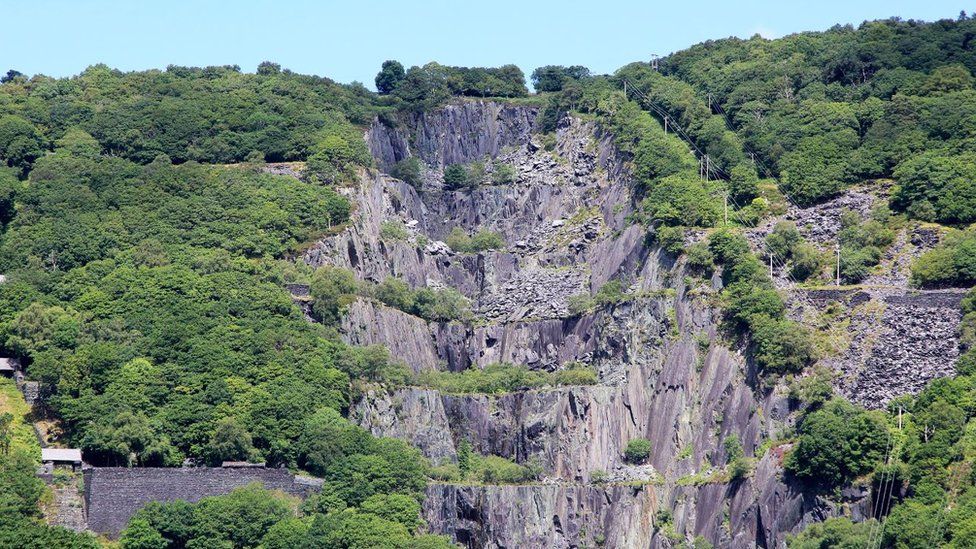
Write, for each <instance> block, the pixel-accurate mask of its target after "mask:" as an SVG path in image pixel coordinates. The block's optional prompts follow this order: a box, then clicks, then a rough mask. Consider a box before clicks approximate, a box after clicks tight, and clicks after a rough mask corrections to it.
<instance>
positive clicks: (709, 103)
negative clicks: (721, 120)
mask: <svg viewBox="0 0 976 549" xmlns="http://www.w3.org/2000/svg"><path fill="white" fill-rule="evenodd" d="M708 112H709V114H711V112H712V94H708Z"/></svg>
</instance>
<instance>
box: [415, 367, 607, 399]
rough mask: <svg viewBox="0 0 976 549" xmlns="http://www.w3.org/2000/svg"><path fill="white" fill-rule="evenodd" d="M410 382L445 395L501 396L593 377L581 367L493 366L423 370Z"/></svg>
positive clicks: (586, 382) (592, 381)
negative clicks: (535, 367)
mask: <svg viewBox="0 0 976 549" xmlns="http://www.w3.org/2000/svg"><path fill="white" fill-rule="evenodd" d="M414 382H415V383H417V384H419V385H422V386H426V387H431V388H434V389H437V390H439V391H442V392H445V393H453V394H472V393H474V394H478V393H485V394H501V393H509V392H512V391H516V390H519V389H531V388H538V387H545V386H550V387H551V386H558V385H593V384H596V383H597V374H596V371H595V370H594V369H593V368H592V367H590V366H585V365H583V364H574V365H572V366H570V367H568V368H565V369H563V370H557V371H555V372H539V371H535V370H529V369H528V368H526V367H525V366H516V365H513V364H505V363H497V364H489V365H488V366H485V367H484V368H480V369H479V368H476V367H472V368H468V369H467V370H462V371H460V372H440V371H433V370H431V371H424V372H421V373H419V374H417V375H416V376H415V378H414Z"/></svg>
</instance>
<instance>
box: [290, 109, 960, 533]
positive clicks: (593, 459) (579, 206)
mask: <svg viewBox="0 0 976 549" xmlns="http://www.w3.org/2000/svg"><path fill="white" fill-rule="evenodd" d="M534 117H535V111H534V110H533V109H531V108H527V107H518V106H512V105H500V104H492V103H490V102H469V103H461V104H457V105H452V106H449V107H447V108H445V109H443V110H441V111H436V112H433V113H428V114H426V115H422V116H418V117H414V118H410V119H408V120H402V121H401V122H400V124H399V125H394V126H395V127H390V126H387V125H383V124H376V125H374V127H373V128H372V129H371V130H370V132H369V133H368V135H367V140H368V142H369V144H370V148H371V150H372V151H373V154H374V156H375V157H376V159H377V163H378V165H380V166H389V165H392V163H393V162H396V161H399V160H402V159H403V158H406V157H407V156H409V155H414V156H417V157H419V158H420V159H421V160H423V162H424V164H425V169H426V171H425V180H424V183H423V185H422V186H421V190H420V191H418V190H417V189H415V188H414V187H411V186H409V185H406V184H404V183H402V182H400V181H397V180H395V179H393V178H390V177H387V176H384V175H382V174H364V175H363V178H362V179H361V181H360V182H359V184H358V185H357V186H356V187H353V188H351V189H349V190H348V192H349V193H350V195H351V196H352V198H353V200H354V201H355V202H356V203H357V205H358V209H357V211H356V213H355V215H354V219H353V222H352V223H351V224H350V226H349V227H348V228H347V229H346V230H344V231H343V232H342V233H340V234H338V235H335V236H333V237H330V238H329V239H326V240H324V241H323V242H321V243H319V244H318V245H316V246H315V247H313V248H312V249H310V250H309V251H308V253H306V255H305V256H304V259H305V260H306V261H307V262H308V263H310V264H311V265H323V264H330V265H339V266H343V267H345V268H349V269H351V270H352V271H353V272H354V273H355V274H356V276H357V277H359V278H360V279H363V280H372V281H381V280H382V279H384V278H385V277H388V276H398V277H401V278H403V279H404V280H405V281H407V282H408V284H410V285H412V286H414V287H422V286H434V287H438V286H450V287H453V288H456V289H458V290H459V291H460V292H461V293H463V294H464V295H466V296H467V297H468V298H470V299H471V302H472V310H473V312H474V316H475V318H474V320H473V321H472V322H467V323H458V322H455V323H446V324H444V323H430V322H425V321H423V320H422V319H419V318H415V317H412V316H410V315H408V314H406V313H403V312H401V311H396V310H393V309H390V308H388V307H385V306H382V305H378V304H376V303H373V302H370V301H365V300H362V301H358V302H356V303H354V304H352V305H351V306H350V307H349V311H348V315H347V317H346V318H345V319H344V321H343V323H342V326H341V330H340V331H341V333H342V336H343V337H344V338H345V339H346V340H347V341H349V342H352V343H356V344H369V343H382V344H384V345H387V346H388V347H390V348H391V351H392V354H393V356H395V357H397V358H399V359H401V360H403V361H405V362H406V363H407V364H408V365H410V366H411V368H413V369H414V370H415V371H420V370H424V369H447V370H452V371H459V370H463V369H466V368H470V367H484V366H485V365H487V364H490V363H493V362H511V363H515V364H520V365H524V366H527V367H529V368H533V369H539V370H546V371H552V370H557V369H559V368H562V367H564V366H565V365H566V364H567V363H570V362H576V361H579V362H582V363H584V364H587V365H590V366H592V367H593V368H594V369H595V370H596V371H597V372H598V383H597V384H596V385H591V386H573V387H554V388H546V389H536V390H518V391H514V392H512V393H510V394H503V395H458V394H441V393H439V392H437V391H434V390H431V389H427V388H418V387H413V388H402V389H399V390H395V391H392V392H387V391H383V390H374V391H370V392H367V393H366V394H365V395H363V397H362V398H361V399H360V400H358V401H357V402H355V403H353V405H352V407H351V410H350V417H351V418H352V419H353V420H354V421H356V422H358V423H359V424H360V425H362V426H363V427H365V428H367V429H368V430H370V431H371V432H372V433H373V434H375V435H377V436H392V437H397V438H402V439H405V440H408V441H410V442H411V443H413V444H415V445H416V446H417V447H418V448H420V449H421V451H422V452H423V453H424V454H425V455H427V456H428V457H430V458H431V459H432V460H433V461H434V462H436V463H446V462H451V461H454V460H456V458H457V448H458V445H459V444H460V442H461V441H462V440H467V441H469V442H470V443H471V445H472V446H473V448H474V449H475V450H476V451H478V452H481V453H484V454H494V455H499V456H503V457H506V458H509V459H512V460H514V461H516V462H520V463H526V462H528V461H530V460H531V461H535V460H537V461H538V462H539V463H541V465H542V467H543V471H544V473H543V478H542V480H541V482H540V483H538V484H530V485H526V486H463V485H449V484H433V485H431V487H430V488H429V490H428V494H427V500H426V502H425V506H424V513H425V516H426V518H427V521H428V524H429V526H430V529H431V530H432V531H435V532H440V533H446V534H449V535H451V536H452V537H453V538H454V539H455V540H457V541H458V542H459V543H462V544H464V545H467V546H469V547H515V546H525V547H578V546H593V545H595V544H597V543H604V544H605V545H606V546H612V547H631V546H634V547H662V548H671V547H674V546H676V545H677V544H678V543H679V542H681V541H688V540H691V539H693V538H694V537H695V536H702V537H704V538H705V539H707V540H708V541H710V542H711V543H713V544H715V546H717V547H756V546H759V547H782V546H783V545H784V543H785V541H784V540H785V537H786V535H787V534H789V533H791V532H796V531H798V530H800V529H802V528H803V527H804V526H805V525H807V524H810V523H812V522H816V521H820V520H823V519H825V518H827V517H830V516H836V515H839V514H847V515H850V516H853V517H855V518H859V517H863V515H864V514H865V512H864V509H863V507H864V505H865V502H866V501H867V498H866V493H863V492H858V493H856V494H851V495H849V497H846V498H842V499H840V500H838V501H831V500H828V499H823V498H819V497H815V496H814V495H812V494H810V493H808V492H806V491H804V490H803V489H802V486H798V485H795V484H794V483H793V482H792V481H791V480H790V479H789V478H784V476H783V467H782V458H783V455H784V451H785V450H786V449H787V448H788V446H779V447H774V448H772V449H771V450H769V451H765V450H763V453H762V454H761V455H754V454H755V453H756V452H758V451H759V449H760V448H766V446H768V445H762V443H763V441H766V440H768V439H776V438H778V437H781V436H782V435H783V434H785V433H788V432H790V430H791V429H792V427H793V426H792V422H793V421H794V419H795V414H793V413H791V412H792V411H791V409H790V403H789V401H788V399H787V398H786V394H787V388H786V386H785V382H783V381H782V380H781V381H779V382H778V383H776V384H774V386H772V387H770V386H767V385H766V384H765V383H762V382H760V380H759V376H758V374H757V372H756V371H755V367H754V366H753V365H752V363H751V362H750V360H748V352H747V349H746V348H744V347H743V346H742V342H739V341H729V339H728V338H727V337H725V336H724V335H722V334H720V330H719V323H720V314H721V312H720V311H719V310H717V309H716V292H717V290H719V289H720V288H721V279H720V277H719V276H718V274H717V273H716V274H715V275H714V276H713V278H712V279H710V280H703V279H700V278H697V277H696V276H694V273H689V272H687V271H686V270H685V269H684V267H683V264H682V262H681V261H680V260H677V259H676V258H675V257H673V256H671V255H669V254H667V253H665V252H663V251H662V250H660V249H658V248H657V247H655V246H654V245H652V244H650V243H649V242H648V239H647V238H646V232H645V230H644V229H643V228H642V227H641V226H639V225H636V224H633V223H630V222H628V221H627V219H628V216H630V215H631V214H632V213H633V212H634V208H635V205H634V198H633V197H632V195H631V185H630V178H629V176H628V162H627V159H626V158H624V157H622V156H621V155H620V154H619V153H618V152H617V151H616V149H615V148H614V146H613V143H612V139H611V138H610V136H607V135H605V134H604V133H602V132H601V131H600V130H599V128H598V127H597V126H596V125H594V124H593V123H588V122H583V121H580V120H575V119H572V118H567V119H565V120H563V121H562V123H561V125H560V127H559V129H558V131H557V133H556V140H555V143H556V144H555V146H554V147H550V148H551V150H546V149H545V148H543V147H542V146H540V143H538V142H537V141H536V138H535V137H533V136H532V135H530V133H529V130H530V129H531V126H532V124H533V121H534ZM486 157H490V158H492V159H493V160H492V162H488V163H486V165H487V167H488V170H489V173H490V172H491V170H493V169H494V165H495V164H508V165H509V166H511V167H512V169H513V172H514V174H515V175H514V179H513V180H512V181H511V182H510V183H506V184H504V185H492V184H489V183H488V181H485V182H483V184H481V185H478V186H476V187H475V188H473V189H469V190H464V191H457V192H447V191H444V190H443V186H442V184H441V181H440V171H439V170H440V169H441V168H442V167H443V166H444V165H446V164H451V163H456V162H470V161H473V160H482V159H485V158H486ZM874 192H875V191H873V190H870V189H858V190H855V192H852V193H847V194H845V195H842V196H840V197H838V198H837V199H835V200H833V201H830V202H829V203H826V204H822V205H819V206H815V207H813V208H807V209H802V210H801V209H797V208H791V210H790V211H789V213H788V218H790V219H793V220H795V221H796V222H797V224H798V226H800V230H801V232H802V233H803V234H805V235H806V236H807V238H809V239H810V240H811V241H813V242H815V243H818V244H821V245H825V244H826V243H829V242H830V241H831V239H835V238H836V235H837V232H838V231H839V227H840V213H841V212H842V211H844V210H852V211H856V212H858V213H859V214H861V215H863V216H867V215H868V213H869V212H870V210H871V208H872V205H873V203H874V202H875V194H874ZM391 222H395V223H399V224H401V225H402V226H403V227H404V228H406V229H407V233H408V237H407V238H405V239H400V240H394V241H391V240H390V239H389V238H384V237H383V230H382V229H383V226H384V223H391ZM771 227H772V223H770V224H768V225H767V226H765V227H763V228H760V229H758V230H755V231H753V232H752V234H751V235H750V236H751V239H752V240H753V242H754V243H755V244H757V245H758V239H760V238H762V236H763V235H764V234H765V232H764V231H768V230H769V229H770V228H771ZM455 228H461V229H463V230H464V231H466V232H469V233H472V232H474V231H477V230H491V231H494V232H497V233H499V234H500V235H501V236H502V238H503V240H504V241H505V243H506V246H505V247H504V249H502V250H496V251H490V252H482V253H478V254H463V253H458V252H457V251H455V250H451V249H450V248H449V247H448V246H447V245H446V244H445V243H444V242H443V241H444V240H445V239H446V237H447V235H448V234H449V233H450V232H451V230H452V229H455ZM912 230H914V229H912ZM916 236H918V238H916ZM922 236H924V235H921V233H920V234H919V235H916V234H915V233H906V236H905V238H904V240H905V242H908V243H909V244H910V246H907V247H904V248H899V249H904V250H905V253H907V254H909V255H911V254H912V253H915V252H913V251H911V250H917V249H921V246H923V245H927V244H925V243H924V242H922V241H923V240H925V239H924V238H922ZM700 237H701V235H700V234H699V235H697V238H700ZM693 238H696V237H694V236H693ZM916 240H917V241H919V242H920V244H918V245H915V242H916ZM926 242H927V241H926ZM902 257H903V255H902V254H901V253H900V252H899V253H893V254H892V258H891V261H890V262H889V263H890V264H891V265H892V266H893V267H892V269H894V270H899V272H901V270H903V269H904V268H905V265H906V260H904V259H897V258H902ZM898 261H900V263H897V262H898ZM777 274H778V275H780V276H779V279H780V280H779V282H780V284H781V286H782V287H783V288H784V289H785V290H789V291H791V292H792V291H793V288H792V287H791V285H790V283H789V280H787V278H786V277H785V276H782V273H777ZM611 280H618V281H620V283H621V286H622V288H623V289H624V290H625V291H626V293H627V298H626V299H624V300H623V301H622V302H619V303H613V304H605V305H602V306H599V307H596V308H595V309H592V310H590V311H589V312H585V313H582V314H579V315H578V316H574V315H571V314H570V311H569V307H568V303H569V299H570V297H572V296H574V295H578V294H586V293H589V294H591V295H592V294H595V293H597V292H598V291H599V289H600V288H601V287H603V286H604V285H605V284H606V283H607V282H608V281H611ZM892 280H894V279H892ZM888 290H890V289H888ZM879 291H880V290H877V289H874V290H871V291H868V292H867V293H865V296H864V297H863V298H862V297H858V296H856V295H854V294H851V295H850V296H848V295H847V294H843V293H839V294H838V295H835V296H832V297H831V296H827V295H805V294H803V295H801V293H800V292H792V293H790V295H791V296H793V298H792V299H791V303H794V307H793V309H794V314H796V316H797V317H798V318H804V319H809V318H813V317H816V316H817V315H819V314H820V313H821V312H822V310H823V309H826V305H827V303H829V301H831V300H834V299H840V300H841V301H843V302H844V304H845V305H844V310H847V311H848V313H845V314H849V316H850V319H849V321H850V322H849V323H850V325H851V326H855V325H856V326H862V327H863V333H864V334H868V335H866V336H865V338H864V341H863V342H856V343H852V344H849V345H847V346H844V345H839V348H843V349H842V350H840V351H838V353H837V357H842V358H838V360H837V361H836V362H835V363H832V364H831V365H832V366H833V367H835V368H837V369H838V370H839V371H842V372H844V375H843V376H842V377H841V381H839V382H838V387H839V388H841V389H842V390H843V391H844V392H845V394H850V395H854V394H855V393H857V394H861V395H864V399H863V400H861V401H862V402H864V403H865V404H870V403H871V402H874V403H875V404H877V403H881V402H884V401H885V399H887V398H890V395H892V394H898V393H900V392H912V391H915V390H917V388H918V387H920V386H921V384H922V383H924V382H925V381H927V380H928V379H931V378H932V377H935V376H940V375H946V373H948V372H950V371H951V361H952V357H953V356H954V355H952V353H951V352H950V351H949V350H948V347H949V346H952V345H953V344H952V341H951V339H952V337H954V336H952V335H951V334H950V333H949V332H950V331H951V330H952V328H951V327H952V326H953V323H954V322H958V314H956V316H955V317H954V316H953V314H955V313H953V314H950V312H949V311H950V310H952V307H953V305H952V303H950V302H951V301H952V299H953V298H948V297H946V298H943V297H924V298H917V297H916V296H914V295H913V294H909V293H906V292H905V291H901V292H900V293H899V292H892V291H887V293H884V292H882V293H878V292H879ZM841 294H843V295H841ZM798 301H803V302H811V303H813V304H812V305H809V306H807V305H804V306H802V307H801V306H797V305H795V304H796V303H797V302H798ZM885 311H888V312H885ZM858 315H861V316H858ZM871 315H876V316H875V317H871ZM909 317H911V320H907V319H908V318H909ZM817 318H819V317H817ZM845 318H847V317H845ZM871 318H875V319H876V320H877V321H878V322H877V323H876V324H874V325H872V324H870V323H871V320H870V319H871ZM834 322H835V323H843V322H846V320H844V318H838V319H835V320H834ZM872 330H873V331H872ZM910 332H918V333H920V334H930V336H929V337H928V338H925V336H924V335H923V336H921V337H920V339H918V340H915V339H912V338H911V337H909V336H907V334H909V333H910ZM854 333H861V332H856V331H854ZM870 334H874V335H870ZM931 334H936V335H938V336H939V337H938V338H933V337H931ZM872 337H877V338H889V337H890V338H903V339H904V341H905V343H904V345H895V346H889V347H887V348H882V347H880V346H874V345H871V344H869V343H868V341H870V339H871V338H872ZM922 339H925V341H922ZM933 339H942V340H945V342H944V344H943V343H942V342H933V341H932V340H933ZM939 353H941V356H936V355H937V354H939ZM923 361H924V362H927V363H928V365H927V366H924V367H919V364H920V363H921V362H923ZM947 364H949V365H950V366H948V367H947V366H946V365H947ZM885 380H889V381H890V380H894V381H893V382H891V383H889V384H888V385H885ZM869 401H870V402H869ZM733 435H734V436H735V437H737V438H738V439H739V441H741V443H742V445H743V447H744V449H745V453H746V455H748V456H753V455H754V458H755V468H754V470H753V473H752V475H750V476H747V477H746V478H743V479H739V480H736V481H730V480H729V478H728V474H727V471H726V468H727V465H728V464H727V461H728V459H727V456H726V450H725V445H724V442H725V440H726V439H727V438H729V437H730V436H733ZM635 437H645V438H647V439H649V440H651V441H652V452H651V455H650V457H649V459H648V462H647V463H646V464H643V465H637V466H635V465H632V464H627V463H625V462H624V459H623V456H622V449H623V448H624V447H625V446H626V444H627V442H628V441H629V440H632V439H633V438H635ZM594 479H603V481H604V482H605V483H601V484H593V480H594ZM607 481H608V483H606V482H607ZM658 510H663V511H666V512H662V513H661V514H660V515H659V516H658V514H657V511H658ZM669 516H670V517H671V518H670V519H668V517H669Z"/></svg>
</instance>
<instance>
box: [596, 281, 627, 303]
mask: <svg viewBox="0 0 976 549" xmlns="http://www.w3.org/2000/svg"><path fill="white" fill-rule="evenodd" d="M627 297H628V295H627V293H626V292H625V291H624V285H623V283H622V282H621V281H620V280H611V281H609V282H607V283H606V284H604V285H603V286H600V289H599V290H597V292H596V295H595V296H593V302H594V304H595V305H596V306H597V307H606V306H613V305H617V304H618V303H623V302H624V301H626V300H627Z"/></svg>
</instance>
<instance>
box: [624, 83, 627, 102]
mask: <svg viewBox="0 0 976 549" xmlns="http://www.w3.org/2000/svg"><path fill="white" fill-rule="evenodd" d="M624 99H627V81H626V80H624Z"/></svg>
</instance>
